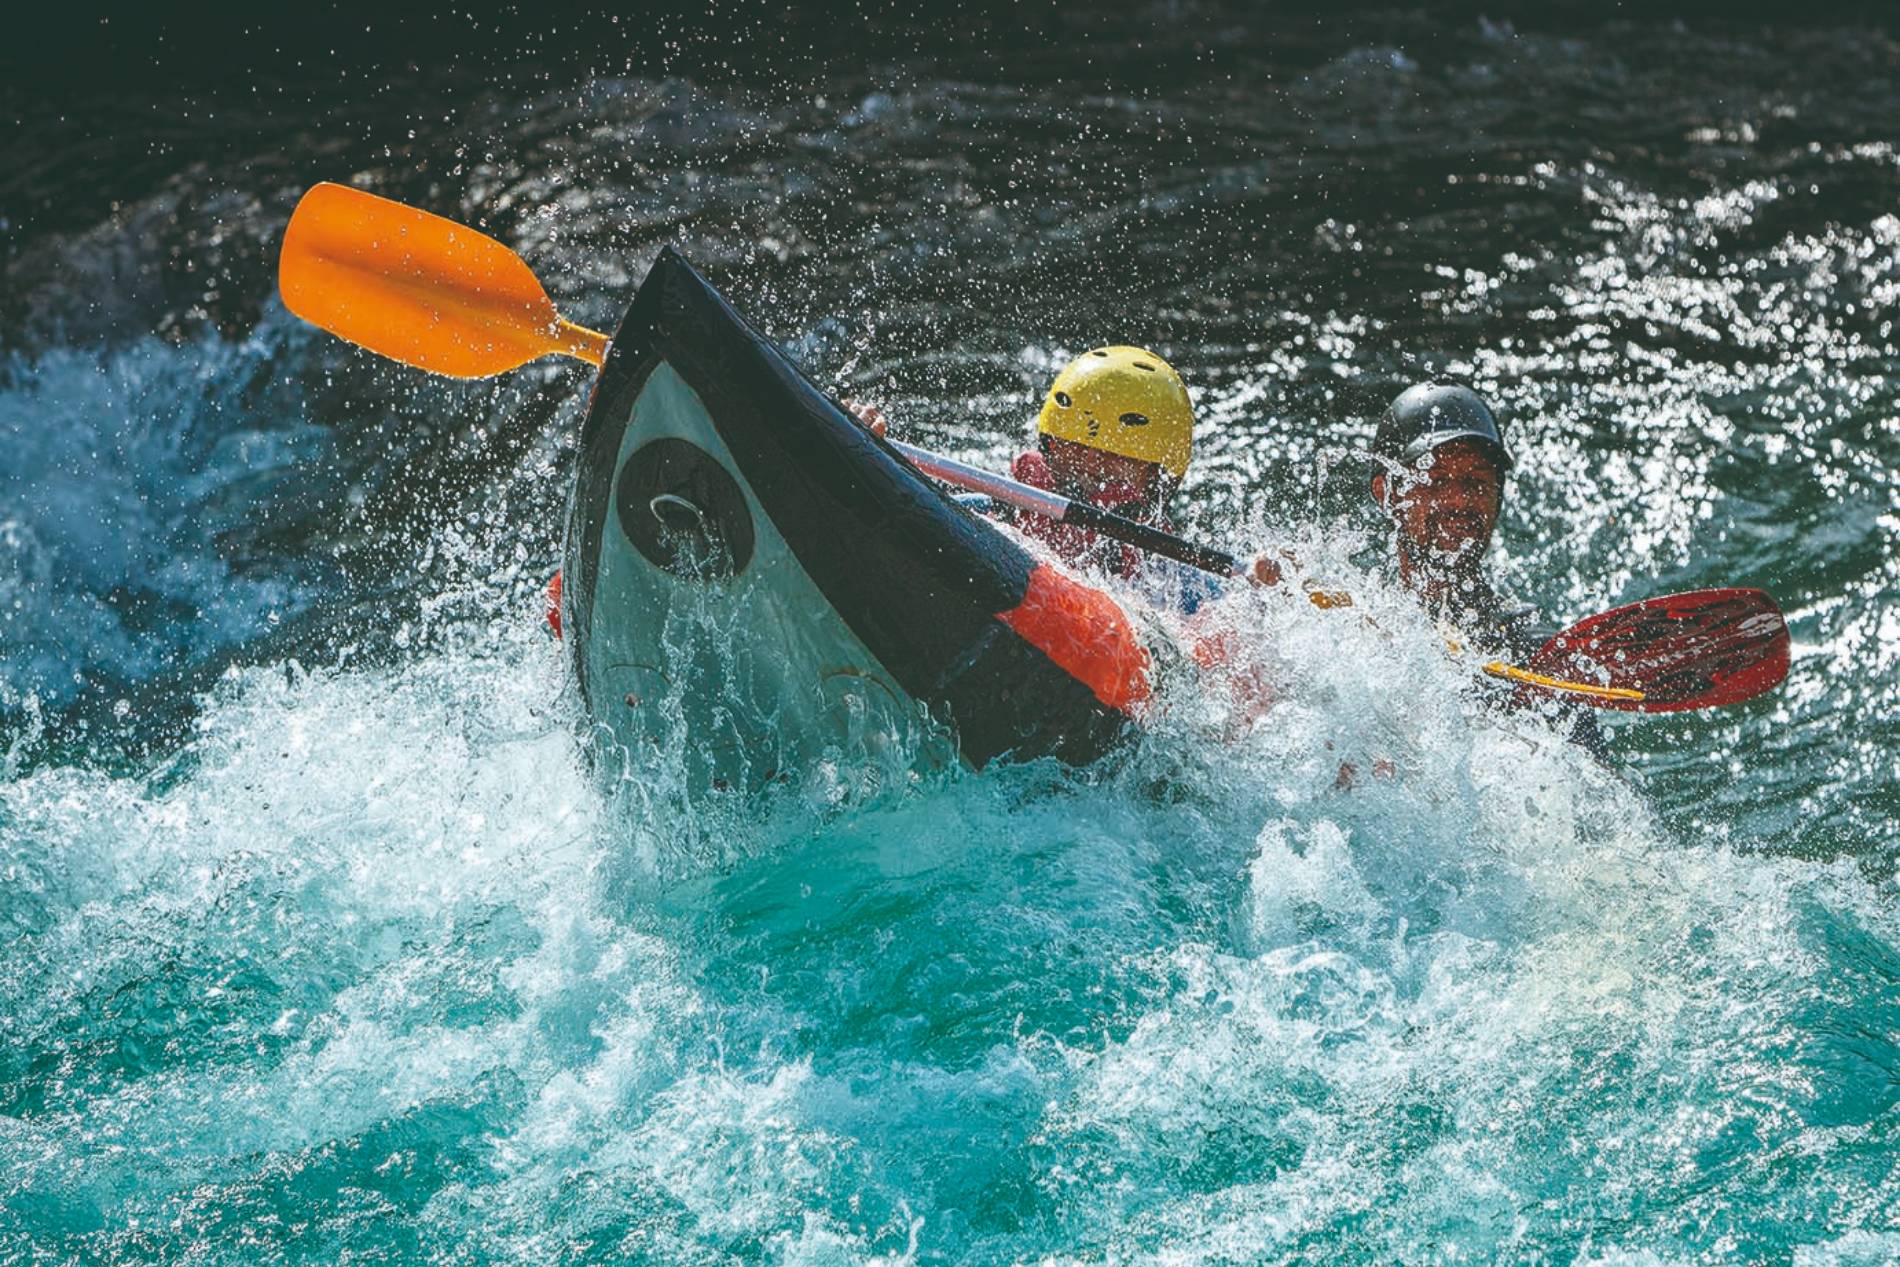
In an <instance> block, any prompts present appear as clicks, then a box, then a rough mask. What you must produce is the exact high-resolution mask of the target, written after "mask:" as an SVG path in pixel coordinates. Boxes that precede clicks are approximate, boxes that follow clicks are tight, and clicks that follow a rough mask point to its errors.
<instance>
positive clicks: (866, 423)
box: [838, 397, 891, 436]
mask: <svg viewBox="0 0 1900 1267" xmlns="http://www.w3.org/2000/svg"><path fill="white" fill-rule="evenodd" d="M838 403H839V404H841V405H843V406H844V408H845V412H846V413H848V414H850V415H851V416H852V417H853V418H856V419H857V420H858V424H859V425H860V426H862V427H863V428H864V429H865V430H866V431H868V432H870V433H871V434H872V435H874V436H881V435H883V434H884V432H885V431H886V430H888V429H889V428H890V425H891V423H890V419H888V418H886V417H885V416H884V411H883V410H882V409H879V408H878V407H877V406H876V405H867V404H865V403H864V402H863V401H861V400H852V399H850V398H849V397H847V398H846V399H844V400H842V401H839V402H838Z"/></svg>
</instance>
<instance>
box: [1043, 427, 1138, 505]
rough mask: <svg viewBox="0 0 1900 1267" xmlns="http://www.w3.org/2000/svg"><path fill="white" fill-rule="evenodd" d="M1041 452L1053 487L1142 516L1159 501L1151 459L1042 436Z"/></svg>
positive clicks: (1092, 503) (1065, 492) (1069, 495)
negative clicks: (1051, 478)
mask: <svg viewBox="0 0 1900 1267" xmlns="http://www.w3.org/2000/svg"><path fill="white" fill-rule="evenodd" d="M1042 455H1043V458H1044V459H1045V460H1046V461H1047V462H1048V463H1049V473H1050V474H1051V475H1053V476H1055V478H1056V490H1057V491H1058V492H1060V493H1061V494H1062V495H1063V496H1064V497H1073V498H1075V499H1077V500H1078V501H1085V502H1088V503H1090V504H1091V505H1094V506H1099V507H1101V508H1102V509H1104V510H1112V511H1114V512H1115V513H1117V514H1120V515H1132V516H1134V517H1136V518H1146V517H1147V516H1148V515H1150V514H1152V513H1153V512H1154V510H1155V508H1156V506H1157V505H1158V504H1159V503H1160V500H1161V497H1160V494H1161V467H1160V466H1159V465H1158V464H1157V463H1154V462H1143V461H1141V460H1140V459H1138V458H1130V457H1123V456H1122V455H1121V454H1119V453H1109V452H1107V451H1106V450H1103V449H1092V448H1090V447H1089V446H1088V445H1086V444H1077V443H1075V442H1074V441H1073V440H1058V439H1057V438H1056V437H1054V436H1044V437H1043V441H1042Z"/></svg>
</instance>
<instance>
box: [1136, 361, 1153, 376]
mask: <svg viewBox="0 0 1900 1267" xmlns="http://www.w3.org/2000/svg"><path fill="white" fill-rule="evenodd" d="M1135 368H1136V369H1138V370H1147V371H1148V372H1149V373H1150V374H1153V373H1154V372H1155V367H1154V366H1152V365H1150V364H1148V362H1146V361H1136V362H1135Z"/></svg>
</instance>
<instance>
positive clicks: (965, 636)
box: [561, 248, 1147, 787]
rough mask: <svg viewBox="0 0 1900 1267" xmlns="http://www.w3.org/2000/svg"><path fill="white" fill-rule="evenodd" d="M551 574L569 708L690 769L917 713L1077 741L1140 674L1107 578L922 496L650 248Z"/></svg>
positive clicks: (1110, 715) (962, 724)
mask: <svg viewBox="0 0 1900 1267" xmlns="http://www.w3.org/2000/svg"><path fill="white" fill-rule="evenodd" d="M563 571H564V576H565V580H564V584H563V588H562V600H561V601H562V604H563V621H562V623H563V627H564V629H565V630H566V639H567V644H568V646H569V648H570V650H571V654H572V656H573V662H574V667H575V670H576V674H577V677H578V679H579V683H580V689H581V692H582V696H583V698H584V700H585V702H586V705H587V708H588V711H589V713H590V716H591V717H592V718H593V720H594V721H595V723H596V724H597V725H598V726H600V727H601V728H603V729H604V730H605V731H606V732H608V733H609V734H610V735H611V737H612V739H613V740H614V741H615V742H616V743H618V744H619V745H622V746H624V747H625V748H626V749H627V750H628V752H629V753H630V754H631V755H632V756H633V757H634V759H635V761H636V762H638V761H639V759H640V757H641V754H642V753H643V752H646V751H649V750H652V749H655V748H662V749H666V750H668V751H679V752H683V753H684V754H685V755H686V756H687V757H688V758H689V765H690V767H691V770H692V771H693V775H692V777H693V778H694V779H695V781H703V782H705V783H708V784H710V785H713V786H729V787H730V786H736V787H756V786H760V785H762V784H764V783H767V782H770V781H772V780H774V779H778V778H781V777H784V776H786V775H789V774H792V773H795V772H796V771H797V769H798V768H799V767H800V766H801V765H802V764H804V763H808V762H810V761H813V760H817V759H820V758H822V757H823V755H824V754H825V752H826V751H827V749H829V748H831V747H833V746H834V745H838V744H841V743H843V744H849V743H851V742H854V741H861V740H864V739H866V738H867V737H874V736H884V737H887V738H888V737H897V738H899V739H900V740H902V739H904V737H905V736H914V735H915V734H916V733H918V732H917V729H916V728H917V727H918V726H919V725H920V724H921V725H925V726H927V727H928V728H930V729H934V730H938V731H940V732H942V731H947V733H949V734H951V735H953V736H954V740H955V743H956V745H957V749H958V751H959V752H960V753H961V755H962V757H963V758H964V759H965V760H967V761H969V762H970V763H972V764H975V765H979V766H980V765H983V764H985V763H987V762H989V761H992V760H996V759H999V758H1017V759H1025V758H1031V757H1039V756H1045V755H1054V756H1057V757H1059V758H1061V759H1063V760H1065V761H1068V762H1071V763H1085V762H1088V761H1092V760H1094V759H1096V758H1097V757H1099V756H1101V755H1102V754H1103V753H1104V752H1105V751H1107V750H1108V749H1109V748H1110V747H1111V746H1112V745H1113V744H1114V743H1115V742H1116V741H1117V740H1118V739H1119V738H1120V737H1121V736H1122V734H1123V733H1124V732H1125V730H1126V729H1127V727H1128V725H1129V722H1130V717H1131V710H1132V709H1134V708H1135V707H1136V706H1137V705H1138V704H1139V703H1140V701H1141V700H1142V698H1144V696H1145V694H1146V691H1147V677H1146V674H1147V655H1146V652H1145V651H1144V649H1143V648H1142V646H1141V645H1140V643H1139V642H1138V640H1137V639H1136V637H1135V635H1134V632H1133V630H1132V628H1131V627H1130V625H1129V622H1128V620H1127V618H1126V617H1125V616H1124V614H1123V613H1122V612H1121V610H1120V609H1119V608H1118V607H1116V605H1115V604H1114V603H1113V601H1112V600H1110V599H1109V598H1108V597H1107V596H1106V595H1104V594H1102V593H1101V592H1099V591H1097V590H1094V589H1092V588H1089V587H1087V586H1084V585H1081V584H1079V583H1078V582H1076V581H1074V580H1072V579H1071V578H1069V577H1067V576H1066V575H1064V574H1063V573H1061V572H1059V571H1057V570H1056V569H1054V568H1052V567H1051V566H1049V565H1047V564H1044V563H1039V562H1038V561H1037V560H1036V559H1035V558H1034V557H1032V556H1031V555H1030V554H1029V553H1028V552H1027V551H1025V550H1024V549H1023V548H1022V547H1021V546H1020V545H1019V544H1017V543H1016V542H1015V541H1013V540H1011V539H1010V538H1009V537H1007V536H1005V535H1004V534H1003V533H1002V532H1000V531H999V530H998V529H997V528H996V527H995V526H994V525H992V524H990V523H989V522H987V521H985V520H983V519H981V518H979V517H978V516H976V515H974V514H972V513H971V512H969V511H968V510H966V509H965V508H963V507H962V506H959V505H958V504H957V503H956V502H954V501H952V500H951V499H950V498H948V497H946V496H944V495H943V494H942V493H941V492H939V491H938V490H937V489H936V488H935V487H934V486H933V485H932V484H931V483H930V482H929V481H928V480H926V479H925V478H924V477H923V476H922V475H921V474H920V473H919V472H918V471H917V470H916V468H914V467H913V466H911V465H910V464H909V463H908V462H907V461H905V460H904V459H903V458H902V457H901V456H899V455H898V454H897V453H896V452H895V451H894V450H892V449H891V448H890V447H889V446H888V445H886V444H885V443H884V442H883V441H882V440H880V439H878V438H876V437H874V436H871V435H870V434H869V433H867V432H866V431H865V430H864V429H863V428H861V427H859V426H858V425H857V424H856V423H855V422H854V421H852V420H851V419H850V418H849V417H848V416H847V415H846V414H845V413H844V411H843V410H842V409H841V408H840V407H839V406H838V405H837V403H836V402H834V401H833V400H831V399H830V398H829V397H827V396H826V395H825V394H824V393H823V392H821V391H819V390H818V389H817V388H815V387H814V386H813V385H812V384H811V383H810V382H809V381H807V380H806V378H805V377H804V376H803V375H802V374H801V373H800V372H799V371H798V370H797V369H796V368H795V367H794V366H793V365H792V364H791V363H790V362H789V361H788V360H787V359H786V358H785V357H784V355H783V354H782V353H780V351H779V350H778V349H777V348H776V347H775V346H774V345H773V344H772V343H770V342H769V341H768V340H766V339H765V338H763V337H762V336H761V335H760V334H759V333H758V332H757V331H755V330H754V329H753V328H752V327H751V326H750V325H749V324H748V323H747V322H746V321H745V320H744V318H742V317H741V316H739V314H738V313H737V312H736V311H734V310H733V308H732V306H731V305H730V304H728V303H727V302H726V300H725V299H724V297H723V296H721V295H720V294H719V293H718V291H716V290H715V289H714V288H713V287H712V286H711V285H710V284H709V283H707V281H706V280H705V279H704V278H702V277H701V276H700V275H699V274H698V273H697V272H696V271H695V270H694V269H693V268H692V266H691V265H690V264H688V263H687V262H686V260H685V258H684V257H683V256H681V255H680V254H679V253H678V252H676V251H674V250H673V249H671V248H667V249H666V250H665V251H663V252H662V253H661V255H660V257H659V258H658V260H656V261H655V263H654V265H653V267H652V269H651V270H650V271H649V272H648V274H647V277H646V280H645V281H644V282H643V283H642V284H641V286H640V289H639V292H638V294H636V296H635V297H634V299H633V302H632V303H631V304H630V305H629V307H628V309H627V313H626V316H625V317H624V319H623V320H622V322H621V325H620V329H619V331H618V333H617V334H616V335H615V338H614V341H613V344H612V347H611V348H610V349H609V352H608V355H607V359H606V363H605V365H604V366H603V368H602V370H601V374H600V378H599V380H598V382H597V383H596V385H595V389H594V395H593V399H592V402H591V404H590V406H589V409H588V414H587V419H586V422H585V424H584V426H583V429H582V434H581V444H580V453H579V469H578V475H577V479H576V484H575V490H574V497H573V502H572V506H571V511H570V517H569V523H568V533H567V545H566V557H565V560H564V569H563Z"/></svg>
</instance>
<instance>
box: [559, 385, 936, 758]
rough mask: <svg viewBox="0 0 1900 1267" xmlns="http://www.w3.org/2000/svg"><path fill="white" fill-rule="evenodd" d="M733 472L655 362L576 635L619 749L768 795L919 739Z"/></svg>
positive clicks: (629, 433)
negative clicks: (662, 753) (844, 758)
mask: <svg viewBox="0 0 1900 1267" xmlns="http://www.w3.org/2000/svg"><path fill="white" fill-rule="evenodd" d="M736 465H737V464H736V463H735V462H734V461H733V459H732V455H731V453H730V452H729V451H728V450H727V449H726V447H725V443H724V441H723V440H721V439H720V437H719V435H718V432H717V430H716V429H715V428H713V427H712V426H711V424H710V422H709V421H708V419H707V415H706V411H705V406H704V404H703V403H702V402H701V401H700V399H699V397H698V396H697V395H696V394H695V393H694V392H693V390H692V388H690V387H688V386H687V385H686V383H685V382H684V381H683V380H682V379H681V378H680V376H679V375H678V374H677V373H676V372H675V371H674V369H673V367H672V366H671V365H669V364H667V363H665V362H661V363H659V364H657V365H656V366H654V368H653V370H652V372H651V373H650V374H649V375H648V376H647V379H646V382H645V384H644V385H643V387H642V389H641V391H640V394H639V395H638V397H636V398H635V401H634V404H633V408H632V412H631V414H630V416H629V425H627V426H626V427H624V428H623V429H622V434H621V438H620V445H619V448H618V450H617V452H616V453H615V455H614V461H613V464H612V467H611V469H612V470H614V471H615V472H616V473H617V474H616V477H615V480H614V485H613V490H614V491H613V512H612V514H611V516H610V524H609V530H608V531H607V532H606V533H604V534H603V535H602V538H601V548H600V551H599V554H598V556H597V558H596V565H595V571H594V573H593V589H592V593H593V603H592V606H591V609H590V612H589V616H588V618H587V620H586V622H585V623H584V624H577V625H576V633H577V635H578V637H577V646H578V647H581V648H583V650H582V651H581V653H580V655H581V670H580V678H581V681H582V682H583V684H584V686H585V690H586V692H587V696H588V699H589V701H590V703H591V706H592V709H593V712H594V715H595V717H596V718H598V719H600V720H602V721H605V722H606V723H607V724H609V725H610V726H611V728H612V729H613V731H614V733H615V735H616V737H617V738H618V739H619V740H620V741H621V742H623V743H629V744H634V743H644V744H650V745H662V746H668V747H676V748H677V750H678V754H679V760H678V762H677V764H678V765H679V767H680V768H682V769H683V770H685V771H687V772H688V774H689V777H690V778H691V779H692V780H693V781H694V782H695V783H696V784H699V785H702V786H704V785H710V786H734V787H753V786H758V785H761V784H763V783H765V782H768V781H770V780H771V779H773V778H775V777H777V776H778V775H779V774H780V773H782V772H785V771H790V770H797V769H802V768H805V767H807V766H809V764H810V763H811V762H813V761H814V760H816V759H818V758H819V757H820V756H821V755H822V754H823V753H824V752H825V750H826V749H827V748H832V747H847V746H852V745H857V746H862V745H864V744H867V743H869V744H878V743H881V742H885V741H888V740H896V741H900V742H902V741H908V740H909V739H910V738H911V737H912V736H913V735H914V734H915V733H916V731H917V729H918V727H919V726H920V725H922V724H924V722H925V718H924V716H923V712H922V710H921V709H920V708H919V706H918V705H917V703H916V701H914V700H913V699H911V698H910V696H909V695H908V694H907V693H906V692H905V691H904V690H903V689H902V688H901V687H900V686H898V685H897V683H896V682H895V681H894V680H892V678H891V677H890V675H889V674H887V673H885V672H884V671H883V670H882V669H881V668H880V667H879V665H878V664H877V661H876V659H875V657H873V656H872V655H871V653H870V652H869V651H868V650H866V649H865V647H864V644H863V643H862V642H861V641H859V639H858V638H857V636H856V635H855V634H854V633H852V631H851V629H850V627H849V626H847V625H846V624H845V623H844V621H843V620H842V619H840V618H839V616H838V614H837V612H836V611H834V610H833V609H832V607H831V605H830V603H829V602H828V601H827V600H826V599H825V596H824V595H823V594H822V593H820V592H819V590H818V588H817V586H815V585H814V584H813V583H812V581H811V578H810V577H808V576H806V575H805V573H804V570H803V568H802V567H800V565H799V563H798V560H797V559H796V558H795V557H794V556H793V554H792V552H791V550H790V547H788V546H787V545H786V544H785V540H784V538H783V537H782V536H781V535H780V534H779V532H778V530H777V528H776V527H775V526H774V525H773V522H772V520H771V519H770V517H769V516H767V515H766V514H765V513H764V511H763V508H762V507H761V506H760V505H759V502H758V499H757V498H756V497H754V496H753V494H752V492H751V490H750V489H748V488H746V487H745V485H744V483H743V481H741V480H738V479H736V478H733V479H728V478H727V477H728V475H729V473H731V472H733V471H735V470H736ZM656 505H657V510H658V513H656ZM688 507H691V509H690V510H689V509H687V508H688ZM668 516H681V517H682V518H680V519H679V520H678V521H677V522H675V523H669V521H668V518H667V517H668Z"/></svg>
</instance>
